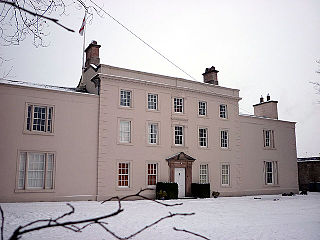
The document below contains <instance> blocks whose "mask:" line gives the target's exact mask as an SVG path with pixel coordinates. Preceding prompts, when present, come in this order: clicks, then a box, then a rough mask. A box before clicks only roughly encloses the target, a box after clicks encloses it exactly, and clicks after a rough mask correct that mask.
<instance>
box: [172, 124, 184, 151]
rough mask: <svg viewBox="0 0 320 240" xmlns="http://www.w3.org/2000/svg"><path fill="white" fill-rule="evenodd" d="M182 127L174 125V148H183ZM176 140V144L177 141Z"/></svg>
mask: <svg viewBox="0 0 320 240" xmlns="http://www.w3.org/2000/svg"><path fill="white" fill-rule="evenodd" d="M184 135H185V134H184V126H182V125H175V126H174V139H173V141H174V145H175V146H184V141H185V140H184ZM176 140H178V143H177V141H176Z"/></svg>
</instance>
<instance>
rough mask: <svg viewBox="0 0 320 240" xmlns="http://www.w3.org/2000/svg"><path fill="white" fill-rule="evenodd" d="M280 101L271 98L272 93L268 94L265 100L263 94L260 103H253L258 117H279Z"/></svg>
mask: <svg viewBox="0 0 320 240" xmlns="http://www.w3.org/2000/svg"><path fill="white" fill-rule="evenodd" d="M277 105H278V101H273V100H270V95H269V94H268V95H267V101H266V102H265V101H264V99H263V96H261V97H260V103H258V104H255V105H253V108H254V115H255V116H258V117H265V118H272V119H278V106H277Z"/></svg>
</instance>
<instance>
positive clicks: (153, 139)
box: [148, 123, 158, 144]
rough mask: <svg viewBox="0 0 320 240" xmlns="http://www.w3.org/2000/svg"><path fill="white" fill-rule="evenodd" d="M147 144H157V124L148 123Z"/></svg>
mask: <svg viewBox="0 0 320 240" xmlns="http://www.w3.org/2000/svg"><path fill="white" fill-rule="evenodd" d="M148 130H149V141H148V142H149V144H158V124H157V123H149V126H148Z"/></svg>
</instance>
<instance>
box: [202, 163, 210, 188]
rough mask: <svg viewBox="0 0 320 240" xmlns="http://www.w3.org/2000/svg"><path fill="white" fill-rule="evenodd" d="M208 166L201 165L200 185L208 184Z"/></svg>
mask: <svg viewBox="0 0 320 240" xmlns="http://www.w3.org/2000/svg"><path fill="white" fill-rule="evenodd" d="M208 182H209V180H208V164H201V165H200V183H201V184H204V183H208Z"/></svg>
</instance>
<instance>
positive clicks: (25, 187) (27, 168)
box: [16, 151, 56, 191]
mask: <svg viewBox="0 0 320 240" xmlns="http://www.w3.org/2000/svg"><path fill="white" fill-rule="evenodd" d="M36 155H38V156H43V161H44V162H43V169H36V167H37V162H36V161H35V162H33V163H31V161H34V160H36V159H35V158H33V157H34V156H36ZM23 156H24V157H23ZM38 160H39V158H38ZM50 162H51V163H50ZM55 162H56V160H55V153H54V152H37V151H19V155H18V164H17V166H18V169H17V183H16V191H53V190H54V188H55V184H54V183H55ZM32 166H33V167H34V168H35V169H31V168H32ZM50 166H51V167H50ZM32 173H36V174H33V175H34V176H36V175H38V176H39V175H42V176H41V178H38V179H34V178H30V176H31V175H32ZM37 173H38V174H37ZM49 176H50V177H49ZM39 179H40V180H42V185H41V186H30V185H29V184H30V183H31V181H32V180H39ZM49 181H50V183H49ZM29 182H30V183H29Z"/></svg>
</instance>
